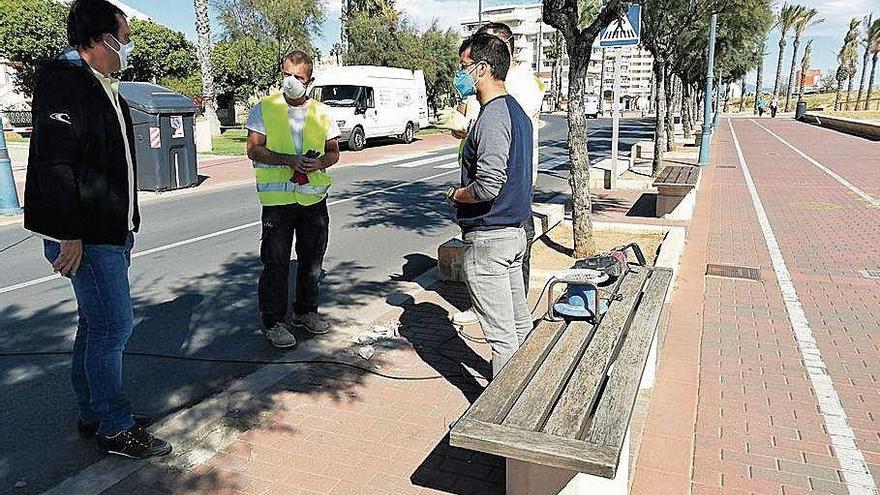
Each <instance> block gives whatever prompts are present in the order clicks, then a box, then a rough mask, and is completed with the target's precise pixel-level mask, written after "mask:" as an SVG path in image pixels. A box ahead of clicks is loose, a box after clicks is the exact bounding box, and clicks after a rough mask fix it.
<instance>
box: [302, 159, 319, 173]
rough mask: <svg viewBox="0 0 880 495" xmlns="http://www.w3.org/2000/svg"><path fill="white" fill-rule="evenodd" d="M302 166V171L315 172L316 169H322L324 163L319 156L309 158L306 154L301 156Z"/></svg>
mask: <svg viewBox="0 0 880 495" xmlns="http://www.w3.org/2000/svg"><path fill="white" fill-rule="evenodd" d="M302 168H303V173H306V174H307V173H309V172H317V171H318V170H324V163H323V162H322V161H321V159H320V158H310V157H308V156H304V157H302Z"/></svg>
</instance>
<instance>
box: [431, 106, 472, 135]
mask: <svg viewBox="0 0 880 495" xmlns="http://www.w3.org/2000/svg"><path fill="white" fill-rule="evenodd" d="M438 117H439V121H438V122H437V127H439V128H440V129H449V130H450V131H452V134H453V136H454V135H455V133H456V132H458V133H464V134H465V135H467V129H468V126H470V124H471V121H470V120H468V118H467V117H465V116H464V115H463V114H462V113H461V112H459V111H458V110H453V109H451V108H444V109H443V110H441V111H440V113H439V114H438ZM459 139H461V138H459Z"/></svg>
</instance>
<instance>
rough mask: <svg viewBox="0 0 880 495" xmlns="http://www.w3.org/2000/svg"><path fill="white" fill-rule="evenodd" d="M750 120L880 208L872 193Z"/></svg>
mask: <svg viewBox="0 0 880 495" xmlns="http://www.w3.org/2000/svg"><path fill="white" fill-rule="evenodd" d="M749 121H751V122H752V123H753V124H755V125H756V126H758V127H760V128H761V129H764V130H765V131H767V133H768V134H770V135H771V136H773V137H775V138H776V139H778V140H779V141H780V142H781V143H782V144H784V145H786V146H788V147H789V148H791V149H792V150H793V151H794V152H795V153H797V154H798V155H801V156H802V157H803V158H804V160H807V161H808V162H810V163H811V164H813V165H814V166H815V167H816V168H818V169H819V170H821V171H823V172H825V173H826V174H828V175H829V176H831V178H833V179H835V180H836V181H837V182H840V183H841V184H843V186H844V187H846V188H847V189H849V190H850V191H852V192H854V193H856V194H858V195H859V196H861V197H862V199H864V200H865V201H867V202H868V203H871V205H873V206H874V207H875V208H880V200H878V199H875V198H873V197H871V195H869V194H868V193H866V192H865V191H862V190H861V189H859V188H858V187H856V186H854V185H853V184H852V183H851V182H849V181H848V180H846V179H844V178H843V177H841V176H840V175H838V174H837V173H836V172H834V171H833V170H831V169H830V168H828V167H826V166H825V165H822V164H821V163H819V162H818V161H816V160H814V159H813V158H812V157H810V156H808V155H807V154H806V153H804V152H803V151H801V150H799V149H797V148H795V147H794V146H793V145H792V144H790V143H789V142H788V141H786V140H785V139H782V138H781V137H779V136H778V135H777V134H776V133H775V132H773V131H771V130H770V129H767V128H766V127H764V126H763V125H761V124H759V123H757V122H756V121H755V120H754V119H749Z"/></svg>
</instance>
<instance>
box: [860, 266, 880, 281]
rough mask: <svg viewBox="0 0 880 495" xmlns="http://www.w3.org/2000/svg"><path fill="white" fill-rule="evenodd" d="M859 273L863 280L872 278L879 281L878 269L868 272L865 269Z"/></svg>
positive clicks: (879, 271) (879, 273)
mask: <svg viewBox="0 0 880 495" xmlns="http://www.w3.org/2000/svg"><path fill="white" fill-rule="evenodd" d="M859 273H861V274H862V276H863V277H865V278H872V279H875V280H880V269H877V270H868V269H867V268H865V269H864V270H861V271H860V272H859Z"/></svg>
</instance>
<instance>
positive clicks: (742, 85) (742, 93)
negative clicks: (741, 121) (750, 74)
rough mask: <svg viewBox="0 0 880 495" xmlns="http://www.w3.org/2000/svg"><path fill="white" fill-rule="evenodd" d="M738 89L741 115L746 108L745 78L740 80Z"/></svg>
mask: <svg viewBox="0 0 880 495" xmlns="http://www.w3.org/2000/svg"><path fill="white" fill-rule="evenodd" d="M739 87H740V90H739V113H742V112H743V110H744V109H745V107H746V76H743V77H742V79H741V80H740V82H739Z"/></svg>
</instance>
